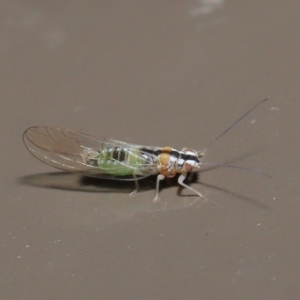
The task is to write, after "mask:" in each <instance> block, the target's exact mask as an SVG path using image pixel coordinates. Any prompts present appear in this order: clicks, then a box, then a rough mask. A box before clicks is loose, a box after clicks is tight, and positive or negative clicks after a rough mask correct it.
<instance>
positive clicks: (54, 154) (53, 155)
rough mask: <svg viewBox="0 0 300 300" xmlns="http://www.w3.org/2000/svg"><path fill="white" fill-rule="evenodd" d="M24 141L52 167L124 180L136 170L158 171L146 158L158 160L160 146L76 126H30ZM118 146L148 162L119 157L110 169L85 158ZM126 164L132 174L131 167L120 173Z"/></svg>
mask: <svg viewBox="0 0 300 300" xmlns="http://www.w3.org/2000/svg"><path fill="white" fill-rule="evenodd" d="M23 141H24V144H25V146H26V147H27V149H28V150H29V152H30V153H31V154H32V155H33V156H35V157H36V158H37V159H39V160H40V161H42V162H43V163H45V164H47V165H49V166H51V167H54V168H57V169H61V170H64V171H68V172H82V173H83V174H84V175H86V176H92V177H101V178H108V179H121V180H134V178H133V173H134V174H135V175H134V176H135V177H136V178H138V179H141V178H144V177H147V176H150V175H152V174H156V173H157V167H156V164H154V163H152V164H149V162H147V163H146V160H145V158H144V157H145V156H147V157H148V158H151V160H152V161H155V160H156V156H155V155H154V154H153V152H154V151H155V150H156V149H157V147H151V146H141V145H134V144H128V143H124V142H120V141H116V140H112V139H107V138H99V137H96V136H93V135H89V134H85V133H79V132H75V131H72V130H67V129H61V128H56V127H39V126H35V127H30V128H28V129H27V130H26V131H25V132H24V134H23ZM115 147H120V148H122V149H125V151H128V152H129V153H130V155H131V156H132V155H134V156H136V157H138V158H139V161H140V162H141V161H142V162H143V161H145V164H144V165H143V164H141V163H138V164H135V163H132V161H130V162H127V161H122V162H121V161H118V160H115V161H114V164H113V169H110V167H109V166H107V165H106V166H103V167H99V166H96V165H90V164H88V163H87V162H86V160H85V159H84V153H87V152H99V151H100V152H101V151H102V150H104V149H108V148H115ZM142 149H144V150H142ZM124 168H128V169H129V170H132V174H131V171H129V172H128V173H129V174H131V175H129V176H126V178H125V177H124V176H123V177H118V174H122V172H121V171H122V170H124ZM118 170H120V172H118Z"/></svg>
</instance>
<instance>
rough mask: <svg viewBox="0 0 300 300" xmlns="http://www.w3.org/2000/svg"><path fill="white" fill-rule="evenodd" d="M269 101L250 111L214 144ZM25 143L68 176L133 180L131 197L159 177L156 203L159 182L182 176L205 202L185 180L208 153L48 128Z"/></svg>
mask: <svg viewBox="0 0 300 300" xmlns="http://www.w3.org/2000/svg"><path fill="white" fill-rule="evenodd" d="M267 99H268V98H266V99H263V100H261V101H260V102H259V103H257V104H256V105H255V106H253V107H252V108H251V109H249V110H248V111H247V112H246V113H245V114H244V115H242V116H241V117H240V118H239V119H238V120H237V121H235V122H234V123H233V124H232V125H231V126H230V127H228V128H227V129H226V130H225V131H223V132H222V133H221V134H220V135H219V136H218V137H217V138H215V139H214V140H213V141H212V142H211V144H212V143H213V142H215V141H216V140H218V139H219V138H220V137H221V136H223V135H224V134H225V133H226V132H228V131H229V130H230V129H231V128H232V127H233V126H235V125H236V124H237V123H238V122H239V121H241V120H242V119H243V118H244V117H245V116H246V115H248V114H249V113H250V112H251V111H252V110H254V109H255V108H256V107H257V106H259V105H260V104H261V103H263V102H264V101H266V100H267ZM23 141H24V144H25V146H26V147H27V149H28V150H29V152H30V153H31V154H32V155H33V156H35V157H36V158H37V159H39V160H40V161H42V162H44V163H46V164H47V165H49V166H51V167H54V168H57V169H61V170H64V171H68V172H81V173H82V174H83V175H85V176H91V177H99V178H106V179H115V180H132V181H134V182H135V190H134V191H133V192H132V193H131V194H134V193H136V192H137V190H138V188H139V185H138V180H139V179H142V178H145V177H148V176H150V175H157V180H156V192H155V198H154V201H157V200H158V199H159V183H160V181H161V180H163V179H165V178H172V177H174V176H175V175H177V174H179V177H178V184H180V185H181V186H183V187H184V188H186V189H188V190H190V191H191V192H193V193H194V194H196V195H198V196H199V197H201V198H203V199H204V196H203V195H202V194H201V193H200V192H198V191H197V190H195V189H193V188H192V187H190V186H188V185H187V184H185V183H184V180H185V179H186V176H187V174H188V173H190V172H197V171H199V169H200V167H201V165H202V164H203V163H202V162H201V159H202V157H203V156H204V154H205V151H197V150H193V149H189V148H183V149H182V150H181V151H178V150H176V149H173V148H171V147H154V146H142V145H135V144H128V143H125V142H121V141H117V140H113V139H108V138H99V137H97V136H93V135H89V134H85V133H79V132H75V131H71V130H67V129H61V128H56V127H45V126H34V127H29V128H28V129H27V130H26V131H25V132H24V134H23ZM232 167H234V166H232ZM239 168H242V167H239ZM242 169H243V168H242ZM244 169H245V168H244Z"/></svg>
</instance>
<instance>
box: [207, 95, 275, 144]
mask: <svg viewBox="0 0 300 300" xmlns="http://www.w3.org/2000/svg"><path fill="white" fill-rule="evenodd" d="M268 99H269V97H267V98H265V99H263V100H261V101H259V102H258V103H257V104H255V105H254V106H253V107H252V108H250V109H249V110H248V111H246V112H245V113H244V114H243V115H242V116H241V117H240V118H239V119H237V120H236V121H235V122H234V123H233V124H231V125H230V126H229V127H228V128H227V129H226V130H224V131H223V132H222V133H221V134H220V135H219V136H218V137H216V138H215V139H214V140H213V141H212V142H211V143H210V144H209V146H210V145H211V144H213V143H214V142H216V141H217V140H218V139H219V138H221V137H222V136H223V135H224V134H225V133H227V132H228V131H229V130H230V129H231V128H232V127H234V126H235V125H236V124H237V123H238V122H240V121H241V120H242V119H244V118H245V117H246V116H247V115H249V114H250V113H251V111H252V110H254V109H255V108H256V107H257V106H259V105H261V104H262V103H263V102H265V101H267V100H268Z"/></svg>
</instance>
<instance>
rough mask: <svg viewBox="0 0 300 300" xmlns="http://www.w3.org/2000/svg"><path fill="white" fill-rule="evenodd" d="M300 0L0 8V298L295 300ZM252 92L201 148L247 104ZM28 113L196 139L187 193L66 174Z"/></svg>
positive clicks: (156, 140)
mask: <svg viewBox="0 0 300 300" xmlns="http://www.w3.org/2000/svg"><path fill="white" fill-rule="evenodd" d="M299 11H300V2H299V1H292V0H290V1H279V0H277V1H275V0H274V1H261V0H259V1H258V0H257V1H236V0H232V1H229V0H223V1H222V0H214V1H213V0H199V1H196V0H188V1H178V0H177V1H155V0H154V1H135V0H128V1H121V0H117V1H79V0H73V1H34V0H32V1H16V0H9V1H8V0H6V1H2V3H1V11H0V20H1V21H0V65H1V68H0V101H1V102H0V103H1V109H0V136H1V156H0V159H1V161H0V166H1V173H0V176H1V181H0V186H1V202H0V224H1V226H0V237H1V240H0V242H1V245H0V266H1V267H0V299H9V300H10V299H272V300H274V299H299V295H300V288H299V274H300V259H299V251H300V235H299V229H300V204H299V201H300V200H299V190H300V189H299V168H300V161H299V126H300V120H299V111H300V110H299V109H300V103H299V93H300V87H299V80H300V56H299V53H300V39H299V26H300V13H299ZM267 96H270V99H269V101H267V102H266V103H264V104H263V105H261V106H260V107H259V108H257V109H256V110H255V111H253V112H252V113H251V115H249V116H248V117H246V118H245V119H244V120H243V121H241V122H240V123H239V124H238V125H236V126H235V127H234V128H233V129H232V130H231V131H229V132H228V133H227V134H226V135H224V136H223V137H222V138H221V139H220V140H218V141H217V142H216V143H213V144H212V145H211V146H209V144H210V142H211V141H212V140H213V139H214V138H215V137H216V136H217V135H218V134H220V133H221V132H222V131H223V130H225V129H226V128H227V127H228V126H229V125H230V124H231V123H233V122H234V121H235V120H236V119H238V118H239V117H240V116H241V115H242V114H243V113H244V112H245V111H247V110H248V109H249V108H250V107H252V106H253V105H254V104H255V103H257V102H258V101H259V100H261V99H263V98H265V97H267ZM32 125H47V126H59V127H64V128H70V129H73V130H78V131H81V132H87V133H91V134H97V135H99V136H106V137H112V138H115V139H120V140H123V141H127V142H133V143H137V144H145V145H159V146H167V145H170V146H173V147H175V148H179V149H181V148H182V147H191V148H195V149H199V150H201V149H204V148H208V153H207V155H206V157H205V159H204V161H205V162H214V163H220V162H224V163H225V162H228V163H231V164H235V165H240V166H244V167H248V168H251V169H260V170H262V171H264V172H266V173H268V174H270V175H271V176H272V178H271V179H269V178H267V177H265V176H261V175H258V174H254V173H252V172H247V171H243V170H235V169H229V168H215V169H211V170H209V171H205V172H202V173H200V174H199V178H198V181H201V182H202V183H203V184H200V183H194V184H193V187H194V188H196V189H198V190H199V191H201V193H203V194H204V195H205V196H206V197H207V201H206V202H204V203H202V202H201V200H199V199H197V197H195V196H185V195H190V193H189V192H188V191H186V190H183V191H182V194H183V196H179V195H178V194H177V192H178V188H177V185H176V182H173V183H172V182H171V183H169V184H165V185H164V187H163V188H162V191H161V202H160V203H155V204H154V203H153V202H152V200H153V197H154V186H155V184H154V183H153V181H151V180H146V181H144V182H142V183H141V184H142V188H141V191H140V192H139V193H138V194H137V195H135V197H129V196H128V194H129V192H130V191H131V190H132V187H133V186H131V185H128V184H125V183H124V184H123V183H122V182H113V183H110V182H109V183H108V182H103V181H89V180H87V181H83V182H82V181H81V182H80V178H79V177H78V176H77V175H68V174H67V175H61V174H57V173H55V172H56V171H55V170H53V169H51V168H50V167H48V166H46V165H43V164H42V163H40V162H39V161H37V160H36V159H34V158H33V157H32V156H31V155H30V154H29V153H28V152H27V150H26V148H25V147H24V145H23V143H22V133H23V131H24V130H25V129H26V128H27V127H29V126H32Z"/></svg>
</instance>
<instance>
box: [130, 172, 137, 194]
mask: <svg viewBox="0 0 300 300" xmlns="http://www.w3.org/2000/svg"><path fill="white" fill-rule="evenodd" d="M132 177H133V178H134V184H135V189H134V190H133V192H131V193H130V194H129V196H133V195H135V194H136V193H137V191H138V190H139V183H138V181H137V179H136V176H135V173H134V172H133V173H132Z"/></svg>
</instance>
